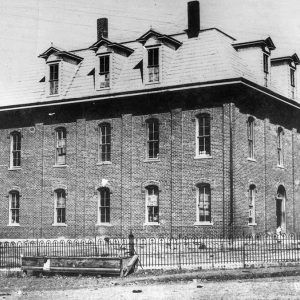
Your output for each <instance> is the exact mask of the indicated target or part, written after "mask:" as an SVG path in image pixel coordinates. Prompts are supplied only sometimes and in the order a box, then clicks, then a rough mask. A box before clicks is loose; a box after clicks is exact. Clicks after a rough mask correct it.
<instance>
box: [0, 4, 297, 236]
mask: <svg viewBox="0 0 300 300" xmlns="http://www.w3.org/2000/svg"><path fill="white" fill-rule="evenodd" d="M97 32H98V36H97V41H96V42H95V43H94V44H93V45H91V46H90V47H88V48H85V49H81V50H76V51H65V50H62V49H59V48H57V47H55V46H51V47H50V48H49V49H47V50H46V51H45V52H43V53H42V54H41V55H40V59H42V60H44V69H43V70H42V71H41V74H42V75H41V76H40V77H34V76H31V77H30V76H29V77H28V78H27V79H26V80H27V82H23V83H22V86H23V87H24V90H21V89H20V90H19V91H18V94H16V95H14V96H13V97H12V98H11V99H10V100H9V103H7V104H5V102H4V101H2V105H1V108H0V116H1V118H0V147H1V149H2V151H1V153H0V178H1V180H0V186H1V189H0V199H1V202H0V216H1V217H0V235H1V237H2V238H5V237H6V238H7V237H11V238H21V237H23V238H30V237H58V236H64V237H82V236H94V235H102V236H103V235H111V236H121V235H123V236H125V235H127V234H128V233H129V231H130V230H132V231H133V233H134V234H135V235H136V236H138V235H141V236H142V235H144V236H153V235H170V234H171V235H177V234H180V233H181V234H183V235H190V234H212V233H214V234H228V233H230V232H233V233H236V234H241V233H253V232H275V231H276V229H277V228H278V227H280V228H281V230H282V231H287V232H299V230H300V218H299V213H300V198H299V196H300V195H299V192H300V191H299V184H300V159H299V157H298V153H299V151H300V134H299V131H300V110H299V109H300V104H299V102H298V98H297V80H296V78H297V76H296V72H297V71H296V67H297V65H298V64H299V59H298V57H297V55H296V54H292V55H290V56H289V55H286V56H281V57H276V56H275V55H273V53H272V52H273V51H274V49H275V45H274V44H273V42H272V40H271V38H270V37H267V38H266V39H262V40H256V41H246V42H238V41H236V40H235V39H234V38H232V37H231V36H229V35H227V34H226V33H224V32H222V31H220V30H219V29H216V28H208V29H202V28H200V18H199V3H198V2H197V1H192V2H189V3H188V28H187V29H186V30H184V31H182V32H180V33H176V34H172V35H165V34H163V33H159V32H157V31H155V30H153V29H150V30H149V31H148V32H146V33H145V34H144V35H143V36H141V37H139V38H138V39H137V40H135V41H130V42H124V43H117V42H113V41H110V40H109V38H108V21H107V19H99V20H98V22H97ZM28 83H29V85H28V86H29V87H30V88H28V86H27V85H26V84H28Z"/></svg>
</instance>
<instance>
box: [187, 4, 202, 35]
mask: <svg viewBox="0 0 300 300" xmlns="http://www.w3.org/2000/svg"><path fill="white" fill-rule="evenodd" d="M187 8H188V29H187V34H188V37H189V38H192V37H197V36H198V34H199V31H200V5H199V1H190V2H188V7H187Z"/></svg>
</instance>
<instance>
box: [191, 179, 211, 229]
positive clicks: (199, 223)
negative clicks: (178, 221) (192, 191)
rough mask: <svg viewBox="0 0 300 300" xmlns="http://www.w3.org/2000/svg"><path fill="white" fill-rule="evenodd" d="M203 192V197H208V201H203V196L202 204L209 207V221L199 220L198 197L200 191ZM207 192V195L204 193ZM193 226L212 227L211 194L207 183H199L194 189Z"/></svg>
mask: <svg viewBox="0 0 300 300" xmlns="http://www.w3.org/2000/svg"><path fill="white" fill-rule="evenodd" d="M202 189H203V191H204V193H203V195H209V201H205V196H204V197H203V199H204V201H203V204H205V203H207V204H208V205H209V216H210V218H209V219H210V220H200V216H201V214H200V196H201V191H202ZM206 190H208V191H209V193H205V191H206ZM194 225H213V222H212V193H211V185H210V184H209V183H201V184H198V185H197V189H196V222H195V224H194Z"/></svg>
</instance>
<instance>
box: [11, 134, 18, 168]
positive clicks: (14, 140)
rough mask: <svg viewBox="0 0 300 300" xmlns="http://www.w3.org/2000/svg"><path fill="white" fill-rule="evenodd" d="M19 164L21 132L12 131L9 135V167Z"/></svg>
mask: <svg viewBox="0 0 300 300" xmlns="http://www.w3.org/2000/svg"><path fill="white" fill-rule="evenodd" d="M20 166H21V133H20V132H13V133H11V135H10V167H11V168H14V167H20Z"/></svg>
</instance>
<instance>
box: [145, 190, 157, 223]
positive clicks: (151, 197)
mask: <svg viewBox="0 0 300 300" xmlns="http://www.w3.org/2000/svg"><path fill="white" fill-rule="evenodd" d="M158 222H159V205H158V187H157V186H156V185H150V186H148V187H146V223H158Z"/></svg>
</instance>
